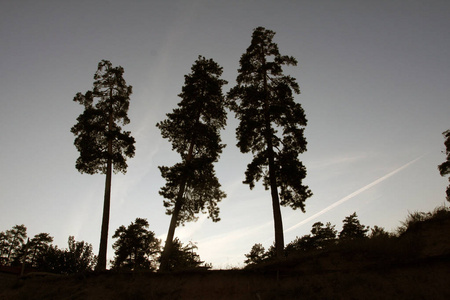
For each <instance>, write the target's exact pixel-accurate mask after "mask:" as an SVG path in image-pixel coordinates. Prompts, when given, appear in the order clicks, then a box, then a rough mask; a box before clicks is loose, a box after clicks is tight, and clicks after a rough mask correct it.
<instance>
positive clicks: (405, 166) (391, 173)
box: [285, 155, 424, 232]
mask: <svg viewBox="0 0 450 300" xmlns="http://www.w3.org/2000/svg"><path fill="white" fill-rule="evenodd" d="M423 156H424V155H421V156H419V157H418V158H416V159H414V160H412V161H410V162H408V163H407V164H405V165H403V166H401V167H399V168H397V169H395V170H394V171H392V172H390V173H388V174H386V175H384V176H382V177H380V178H378V179H377V180H375V181H373V182H372V183H369V184H368V185H366V186H364V187H362V188H360V189H359V190H357V191H355V192H353V193H351V194H350V195H348V196H345V197H344V198H342V199H340V200H338V201H336V202H334V203H333V204H331V205H329V206H327V207H326V208H324V209H322V210H321V211H319V212H318V213H316V214H314V215H312V216H311V217H309V218H306V219H305V220H303V221H301V222H299V223H297V224H295V225H294V226H292V227H290V228H288V229H287V230H285V232H289V231H292V230H294V229H296V228H298V227H300V226H302V225H304V224H306V223H308V222H309V221H311V220H314V219H315V218H317V217H319V216H321V215H323V214H324V213H326V212H328V211H330V210H332V209H333V208H335V207H337V206H339V205H341V204H342V203H344V202H347V201H348V200H350V199H352V198H353V197H355V196H358V195H359V194H361V193H363V192H365V191H366V190H368V189H370V188H372V187H374V186H375V185H377V184H379V183H381V182H383V181H385V180H386V179H388V178H389V177H391V176H393V175H395V174H397V173H398V172H400V171H402V170H403V169H405V168H407V167H409V166H410V165H412V164H413V163H415V162H417V161H418V160H419V159H421V158H422V157H423Z"/></svg>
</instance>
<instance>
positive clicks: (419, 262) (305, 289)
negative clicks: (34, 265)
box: [0, 215, 450, 300]
mask: <svg viewBox="0 0 450 300" xmlns="http://www.w3.org/2000/svg"><path fill="white" fill-rule="evenodd" d="M449 277H450V217H449V216H448V215H446V216H445V217H444V218H435V219H431V220H427V221H423V222H417V223H415V224H413V225H412V226H409V228H408V229H407V230H406V231H405V232H404V233H403V234H402V235H401V236H400V237H398V238H395V239H390V240H389V241H387V240H365V241H362V242H358V243H348V244H347V245H343V246H341V247H336V248H333V249H329V250H327V251H322V252H315V253H307V254H303V255H298V256H293V257H288V258H287V259H286V260H285V261H283V262H281V263H266V264H264V265H261V266H258V267H253V268H247V269H244V270H211V271H200V270H199V271H185V272H178V273H167V274H159V273H115V272H111V271H110V272H105V273H90V274H78V275H71V276H57V275H50V274H39V273H35V274H29V275H27V276H25V277H24V278H17V277H15V276H12V275H9V274H5V273H3V274H1V273H0V282H1V284H0V289H1V290H0V299H215V300H218V299H381V298H382V299H450V289H449V288H448V278H449Z"/></svg>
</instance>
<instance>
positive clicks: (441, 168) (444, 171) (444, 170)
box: [438, 129, 450, 201]
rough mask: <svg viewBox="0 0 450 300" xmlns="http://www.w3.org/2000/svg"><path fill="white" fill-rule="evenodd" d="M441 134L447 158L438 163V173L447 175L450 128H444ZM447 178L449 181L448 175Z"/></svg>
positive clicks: (449, 186) (449, 154)
mask: <svg viewBox="0 0 450 300" xmlns="http://www.w3.org/2000/svg"><path fill="white" fill-rule="evenodd" d="M442 135H444V137H445V142H444V145H445V154H446V155H447V160H446V161H444V162H443V163H442V164H440V165H439V166H438V169H439V173H440V174H441V176H445V175H449V174H450V129H449V130H446V131H444V132H443V133H442ZM448 180H449V181H450V177H449V178H448ZM446 194H447V197H446V199H447V201H450V184H449V185H448V186H447V191H446Z"/></svg>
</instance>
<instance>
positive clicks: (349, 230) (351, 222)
mask: <svg viewBox="0 0 450 300" xmlns="http://www.w3.org/2000/svg"><path fill="white" fill-rule="evenodd" d="M342 222H343V224H344V225H343V226H342V230H341V232H340V233H339V239H341V240H353V239H359V238H365V237H367V232H368V231H369V226H367V227H366V226H364V225H361V223H360V222H359V220H358V216H357V215H356V212H354V213H353V214H351V215H350V216H348V217H345V219H344V220H343V221H342Z"/></svg>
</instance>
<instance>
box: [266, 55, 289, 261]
mask: <svg viewBox="0 0 450 300" xmlns="http://www.w3.org/2000/svg"><path fill="white" fill-rule="evenodd" d="M262 61H263V66H262V67H263V72H264V74H263V76H264V77H263V78H264V79H263V80H264V82H263V84H264V87H263V88H264V114H265V116H264V117H265V127H266V128H265V129H266V132H265V135H266V136H265V138H266V143H267V159H268V161H269V181H270V193H271V195H272V209H273V221H274V228H275V251H276V255H277V259H281V258H283V256H284V253H283V252H284V234H283V220H282V217H281V209H280V199H279V196H278V186H277V178H276V174H275V158H274V151H273V143H272V127H271V120H270V105H269V99H268V94H269V93H268V87H267V71H266V69H265V66H266V60H265V57H264V54H262Z"/></svg>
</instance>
